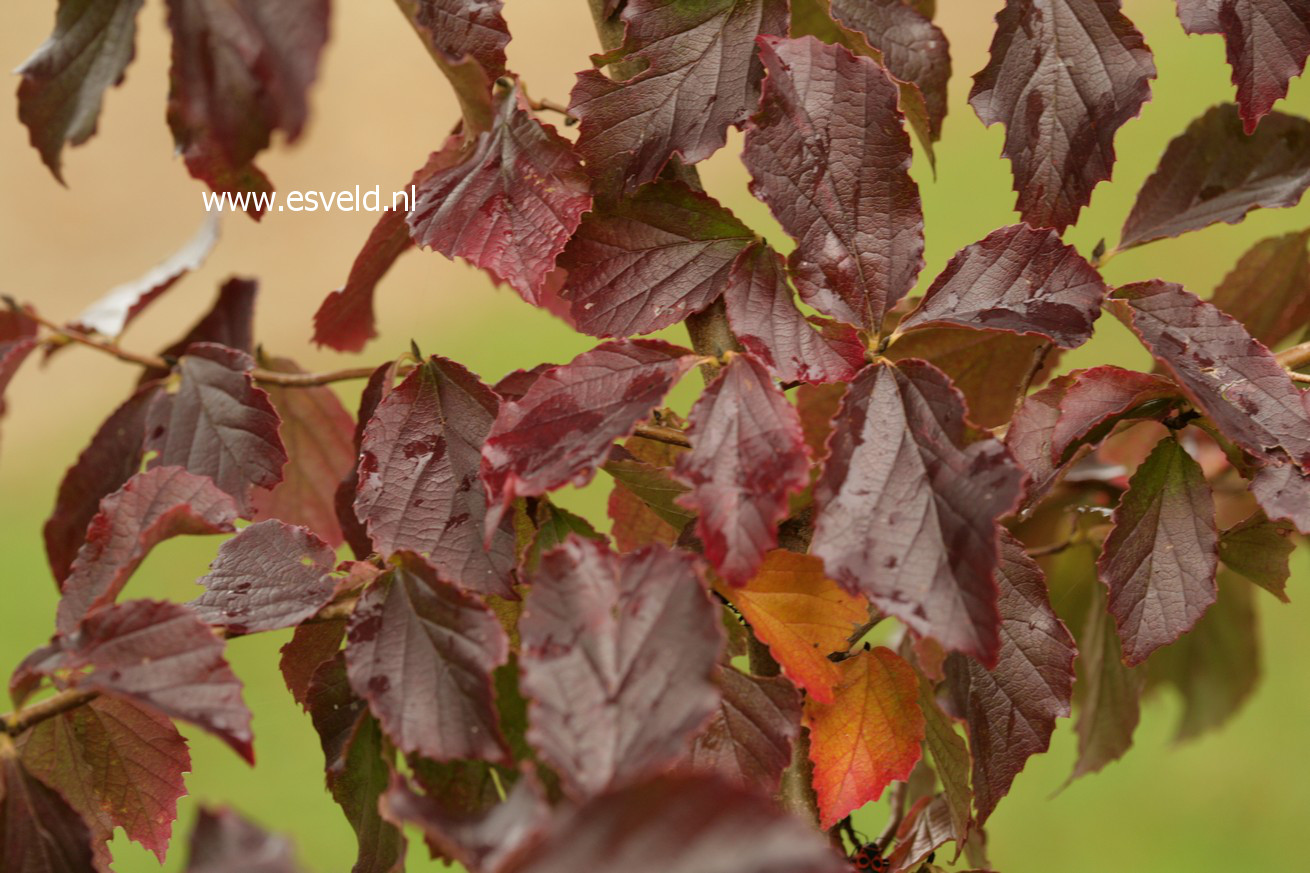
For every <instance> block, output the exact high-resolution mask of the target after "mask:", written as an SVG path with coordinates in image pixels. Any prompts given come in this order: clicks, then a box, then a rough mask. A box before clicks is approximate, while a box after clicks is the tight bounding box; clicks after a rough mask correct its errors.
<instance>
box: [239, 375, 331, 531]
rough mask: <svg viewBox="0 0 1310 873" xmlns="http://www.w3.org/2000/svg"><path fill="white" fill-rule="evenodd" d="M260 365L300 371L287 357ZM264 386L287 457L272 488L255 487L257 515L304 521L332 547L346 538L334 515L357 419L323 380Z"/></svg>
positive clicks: (259, 516) (294, 522)
mask: <svg viewBox="0 0 1310 873" xmlns="http://www.w3.org/2000/svg"><path fill="white" fill-rule="evenodd" d="M263 365H264V368H265V369H267V370H273V371H275V372H278V373H299V372H302V371H301V369H300V368H299V367H297V366H296V365H295V364H294V363H293V362H291V361H289V360H287V359H285V358H273V359H271V360H266V361H264V362H263ZM265 390H267V391H268V399H269V400H270V401H271V402H272V404H273V409H274V410H275V411H276V412H277V415H278V418H280V419H281V420H282V426H281V427H280V428H279V431H278V433H279V436H280V437H281V438H282V443H283V445H284V446H286V450H287V457H288V461H287V465H286V467H285V468H284V469H283V471H282V481H281V482H279V483H278V484H277V485H275V486H274V487H273V490H272V491H266V490H264V489H262V488H260V489H256V491H255V492H254V496H253V503H254V508H255V517H256V518H276V519H281V520H282V521H285V522H288V523H290V524H301V525H304V526H305V527H307V528H309V529H310V530H312V531H313V532H314V533H316V534H318V535H319V536H320V537H322V538H323V539H324V540H325V541H326V542H327V544H328V545H329V546H332V547H333V548H336V547H337V546H339V545H341V543H342V542H343V541H344V539H345V538H344V535H343V534H342V532H341V523H340V521H339V520H338V519H337V509H336V492H337V485H338V483H340V482H341V480H342V478H344V477H345V476H346V475H347V474H349V473H350V470H351V468H352V467H354V466H355V463H356V461H355V459H356V453H355V440H354V434H355V419H354V417H352V416H351V414H350V413H349V412H346V409H345V407H344V406H342V405H341V401H340V400H339V399H337V395H336V393H335V392H334V391H333V390H332V389H331V388H328V387H327V386H325V385H315V386H309V387H305V386H301V387H294V388H289V387H285V386H282V385H274V384H270V385H269V386H268V387H267V389H265Z"/></svg>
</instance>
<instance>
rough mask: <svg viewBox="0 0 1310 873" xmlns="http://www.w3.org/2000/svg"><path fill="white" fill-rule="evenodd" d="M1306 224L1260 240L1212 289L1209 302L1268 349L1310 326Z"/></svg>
mask: <svg viewBox="0 0 1310 873" xmlns="http://www.w3.org/2000/svg"><path fill="white" fill-rule="evenodd" d="M1308 243H1310V228H1308V229H1306V230H1302V231H1297V232H1293V233H1289V234H1285V235H1283V236H1276V237H1270V238H1269V239H1264V240H1261V241H1260V242H1258V243H1256V244H1255V245H1254V246H1252V247H1251V249H1250V250H1249V251H1247V253H1246V254H1244V255H1242V259H1241V260H1240V261H1238V263H1237V266H1236V267H1234V268H1233V270H1232V272H1230V273H1229V274H1228V275H1227V276H1225V277H1224V280H1223V282H1221V283H1220V285H1219V287H1218V288H1216V289H1215V291H1214V296H1213V297H1211V298H1210V302H1211V303H1213V304H1214V305H1215V306H1218V307H1219V308H1220V309H1222V310H1223V311H1224V312H1227V313H1228V314H1229V315H1231V316H1232V317H1233V318H1236V319H1237V320H1238V321H1240V322H1242V324H1243V325H1245V327H1246V329H1247V330H1248V331H1249V332H1250V334H1251V336H1253V337H1255V338H1256V339H1258V340H1259V341H1260V342H1262V343H1264V344H1265V345H1266V346H1268V347H1269V348H1273V347H1274V346H1276V345H1278V344H1279V343H1281V342H1282V341H1283V340H1285V339H1287V338H1288V337H1289V336H1291V335H1292V334H1293V333H1295V332H1297V331H1299V330H1302V329H1304V328H1305V327H1306V326H1307V325H1308V324H1310V251H1307V249H1306V246H1307V244H1308Z"/></svg>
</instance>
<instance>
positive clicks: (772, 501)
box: [675, 354, 810, 585]
mask: <svg viewBox="0 0 1310 873" xmlns="http://www.w3.org/2000/svg"><path fill="white" fill-rule="evenodd" d="M690 421H691V428H690V430H689V431H688V436H689V437H690V438H691V445H692V448H691V451H690V452H688V453H687V454H684V455H682V456H680V457H679V458H678V462H677V466H676V467H675V471H676V475H677V477H678V478H679V479H681V480H682V481H683V482H685V483H687V484H688V485H689V486H691V492H690V493H689V494H687V495H686V496H685V497H683V498H681V501H680V502H681V503H682V505H684V506H686V507H687V508H688V509H691V510H693V511H695V512H697V513H698V514H699V518H697V520H696V533H697V535H698V536H699V537H700V538H701V541H702V542H704V544H705V557H706V558H708V559H709V561H710V563H711V564H713V565H714V568H715V569H716V570H718V571H719V574H720V575H721V576H722V577H723V578H724V579H725V580H727V582H728V583H729V584H731V585H744V584H745V583H746V582H747V580H749V579H750V578H751V577H752V576H754V575H755V571H756V570H758V569H759V566H760V562H761V561H762V560H763V559H764V553H765V552H767V551H769V550H770V549H772V548H774V547H775V546H776V545H777V544H778V529H777V526H778V522H780V521H782V520H783V518H785V517H786V515H787V498H788V495H790V494H792V493H794V492H797V491H801V490H803V489H804V488H805V486H807V485H809V484H810V464H809V456H808V452H807V451H806V449H805V439H804V436H803V435H802V433H801V421H800V416H799V414H798V413H797V412H796V407H795V406H792V404H791V401H789V400H788V399H787V395H785V394H783V393H782V389H780V388H779V387H778V386H777V385H776V384H775V383H774V381H773V378H772V377H771V376H770V375H769V371H768V370H767V369H765V367H764V365H763V364H761V363H760V362H759V361H758V360H756V359H755V358H754V357H752V356H750V355H748V354H734V355H733V356H732V359H731V360H730V361H729V362H728V364H727V366H725V367H724V368H723V370H722V373H721V374H720V375H719V377H718V378H717V379H715V380H714V382H712V383H711V384H710V385H709V387H708V388H706V389H705V393H703V394H702V395H701V397H700V399H699V400H697V401H696V405H695V406H694V407H692V410H691V419H690Z"/></svg>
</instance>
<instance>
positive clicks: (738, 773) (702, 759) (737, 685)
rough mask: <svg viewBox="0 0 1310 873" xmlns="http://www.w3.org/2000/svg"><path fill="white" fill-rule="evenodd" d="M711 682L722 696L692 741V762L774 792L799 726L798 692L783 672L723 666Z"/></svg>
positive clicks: (799, 729) (789, 761)
mask: <svg viewBox="0 0 1310 873" xmlns="http://www.w3.org/2000/svg"><path fill="white" fill-rule="evenodd" d="M715 684H717V685H718V686H719V691H720V693H721V694H722V695H723V699H722V701H721V702H720V704H719V710H718V712H716V713H715V714H714V716H713V717H712V718H711V719H710V723H709V726H708V727H706V728H705V730H704V731H702V732H701V734H700V735H699V736H697V737H696V740H695V742H693V743H692V744H691V759H690V760H691V765H692V766H693V767H696V768H698V769H703V770H715V771H718V773H719V774H720V775H722V776H724V777H726V778H728V779H730V780H732V781H734V782H737V783H738V784H740V785H742V786H745V787H748V788H753V789H755V790H756V791H758V792H759V793H760V794H765V795H772V794H775V793H776V792H777V791H778V786H779V785H780V784H781V783H782V771H783V770H786V769H787V768H788V767H789V766H790V765H791V754H792V753H791V749H792V744H793V743H795V742H796V737H797V736H799V735H800V731H801V696H800V694H799V692H797V690H796V687H795V686H794V685H792V684H791V683H790V682H788V681H787V680H786V679H784V678H782V677H781V676H748V675H746V674H745V673H742V672H741V671H740V670H738V669H737V668H735V667H731V666H727V665H725V666H723V667H722V668H720V670H719V672H718V673H717V674H716V676H715Z"/></svg>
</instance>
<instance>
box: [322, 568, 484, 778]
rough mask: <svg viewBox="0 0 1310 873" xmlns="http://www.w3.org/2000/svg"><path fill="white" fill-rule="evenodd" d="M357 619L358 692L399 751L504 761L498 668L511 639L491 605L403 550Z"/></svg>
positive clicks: (352, 659)
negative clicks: (495, 689)
mask: <svg viewBox="0 0 1310 873" xmlns="http://www.w3.org/2000/svg"><path fill="white" fill-rule="evenodd" d="M392 560H393V566H392V569H391V571H390V572H388V573H386V574H385V575H383V576H381V577H379V578H378V580H377V581H376V582H374V583H373V584H372V585H371V586H370V587H369V589H368V590H367V591H365V592H364V595H363V596H362V597H361V598H360V600H359V605H358V606H356V607H355V612H354V614H353V615H352V616H351V618H350V630H349V635H348V641H347V645H346V667H347V670H348V671H349V675H350V686H351V687H352V688H354V689H355V693H356V694H358V695H359V696H360V697H362V698H364V699H365V700H367V701H368V703H369V708H370V709H371V710H372V711H373V714H374V715H375V716H377V719H378V721H379V722H381V723H382V729H383V731H384V732H385V733H386V734H387V736H388V737H390V739H391V740H392V742H394V743H395V744H396V746H397V748H399V749H400V750H401V751H403V752H405V753H407V754H419V755H422V756H424V757H425V758H431V759H433V760H435V761H450V760H454V759H456V758H474V759H478V760H489V761H504V760H506V759H507V755H508V753H507V751H506V748H505V741H504V739H503V738H502V737H501V734H500V728H499V727H498V725H497V716H496V706H495V701H494V700H493V697H492V683H491V673H492V671H493V670H494V669H495V668H496V667H498V666H500V665H501V664H503V663H505V661H506V659H507V658H508V657H509V642H508V640H507V639H506V637H505V632H504V630H502V629H501V626H500V622H499V621H497V620H496V616H495V615H494V614H493V613H492V612H491V610H490V609H488V608H487V607H485V606H483V605H482V603H481V601H479V600H477V599H476V598H474V597H473V596H472V595H470V594H465V593H464V592H463V591H461V590H460V589H458V588H456V587H455V586H454V585H451V584H450V583H448V582H444V581H442V580H441V579H440V578H438V576H437V574H436V573H435V572H434V571H433V570H432V568H431V567H429V566H428V565H427V564H426V563H425V562H424V561H423V559H421V558H419V557H418V556H417V555H414V554H412V553H409V552H401V553H399V554H398V555H397V556H396V557H395V558H393V559H392Z"/></svg>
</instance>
